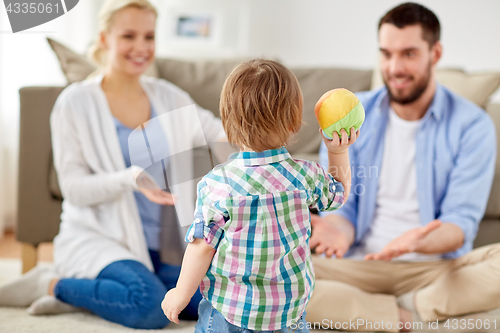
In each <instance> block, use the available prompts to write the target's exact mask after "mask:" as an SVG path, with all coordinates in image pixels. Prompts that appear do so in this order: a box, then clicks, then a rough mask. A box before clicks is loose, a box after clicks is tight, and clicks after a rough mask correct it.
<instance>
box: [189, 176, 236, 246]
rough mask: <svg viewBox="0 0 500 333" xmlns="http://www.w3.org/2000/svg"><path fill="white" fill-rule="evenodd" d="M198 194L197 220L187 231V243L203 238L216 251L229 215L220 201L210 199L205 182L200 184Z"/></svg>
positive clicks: (202, 181) (195, 214)
mask: <svg viewBox="0 0 500 333" xmlns="http://www.w3.org/2000/svg"><path fill="white" fill-rule="evenodd" d="M197 192H198V198H197V200H196V210H195V213H194V218H195V219H194V222H193V223H192V224H191V226H190V227H189V229H188V231H187V234H186V241H187V242H192V241H194V239H195V238H203V239H205V242H206V243H207V244H208V245H210V246H211V247H213V248H214V249H216V248H217V246H218V245H219V242H220V240H221V239H222V237H223V235H224V230H223V228H222V227H223V226H224V224H225V223H226V221H227V219H228V216H229V214H228V213H227V212H224V211H223V209H222V208H221V207H220V205H219V202H218V201H214V200H213V199H212V198H210V192H209V190H208V186H207V183H206V181H205V180H201V181H200V182H199V183H198V190H197Z"/></svg>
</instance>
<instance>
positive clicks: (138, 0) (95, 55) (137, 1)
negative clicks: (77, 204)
mask: <svg viewBox="0 0 500 333" xmlns="http://www.w3.org/2000/svg"><path fill="white" fill-rule="evenodd" d="M129 7H133V8H138V9H144V10H150V11H151V12H153V13H154V15H155V16H156V17H158V12H157V11H156V8H155V7H154V6H153V5H152V4H151V3H150V2H149V1H148V0H107V1H106V2H105V3H104V5H102V7H101V10H100V11H99V30H98V36H97V40H96V41H95V42H94V44H93V45H92V46H91V47H90V49H89V52H88V57H89V58H90V59H91V60H92V61H93V62H95V63H96V64H97V65H98V66H99V67H104V66H105V65H106V50H104V48H103V47H102V45H101V42H100V38H99V34H100V33H101V32H108V31H109V30H110V29H111V26H112V25H113V18H114V16H115V14H116V13H117V12H118V11H120V10H122V9H125V8H129Z"/></svg>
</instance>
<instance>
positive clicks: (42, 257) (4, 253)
mask: <svg viewBox="0 0 500 333" xmlns="http://www.w3.org/2000/svg"><path fill="white" fill-rule="evenodd" d="M0 258H8V259H21V243H19V242H18V241H17V240H16V235H15V234H14V232H12V231H10V232H9V231H8V232H6V233H5V235H4V237H3V238H0ZM52 258H53V257H52V243H42V244H40V245H39V246H38V260H39V261H53V259H52Z"/></svg>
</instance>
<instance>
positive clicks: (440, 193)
mask: <svg viewBox="0 0 500 333" xmlns="http://www.w3.org/2000/svg"><path fill="white" fill-rule="evenodd" d="M357 96H358V98H359V100H360V101H361V103H362V104H363V106H364V108H365V112H366V117H365V122H364V124H363V126H362V129H361V135H360V137H359V139H358V140H357V141H356V143H355V144H354V145H352V146H351V147H349V157H350V160H351V172H352V187H351V194H350V195H349V198H348V200H347V202H346V203H345V204H344V206H343V207H342V208H340V209H338V210H336V211H335V212H334V213H332V214H339V215H341V216H343V217H345V218H347V219H348V220H349V221H350V222H351V223H352V224H353V225H354V228H355V230H356V238H355V241H354V244H353V246H356V245H357V244H359V242H360V241H361V240H362V239H363V237H364V236H365V235H366V234H367V232H368V231H369V230H370V225H371V224H372V222H373V219H374V216H375V209H376V200H377V188H378V177H379V174H380V167H381V164H382V156H383V152H384V137H385V135H384V134H385V128H386V125H387V121H388V115H389V96H388V94H387V89H386V88H385V87H384V88H381V89H378V90H374V91H369V92H362V93H359V94H357ZM495 160H496V134H495V126H494V124H493V122H492V121H491V119H490V117H489V115H488V114H487V113H486V112H485V111H484V110H483V109H481V108H479V107H478V106H476V105H475V104H473V103H472V102H470V101H468V100H466V99H464V98H463V97H460V96H458V95H457V94H455V93H453V92H451V91H450V90H448V89H447V88H445V87H443V86H442V85H440V84H437V87H436V93H435V95H434V98H433V100H432V103H431V105H430V107H429V109H428V110H427V112H426V113H425V115H424V117H423V118H422V122H421V125H420V127H419V129H418V132H417V135H416V153H415V164H416V170H417V197H418V202H419V206H420V219H421V223H422V225H426V224H427V223H429V222H431V221H432V220H434V219H439V220H441V221H443V222H449V223H453V224H456V225H457V226H459V227H460V228H461V229H462V230H463V232H464V235H465V240H464V244H463V246H462V247H461V248H460V249H458V250H456V251H454V252H449V253H445V254H443V258H457V257H460V256H462V255H464V254H465V253H467V252H469V251H470V250H471V249H472V244H473V242H474V238H475V237H476V234H477V229H478V226H479V222H480V221H481V218H482V217H483V215H484V211H485V209H486V204H487V202H488V197H489V193H490V189H491V184H492V182H493V175H494V171H495ZM320 164H321V165H322V166H323V167H328V156H327V152H326V147H325V145H324V144H322V146H321V149H320ZM323 214H328V213H323Z"/></svg>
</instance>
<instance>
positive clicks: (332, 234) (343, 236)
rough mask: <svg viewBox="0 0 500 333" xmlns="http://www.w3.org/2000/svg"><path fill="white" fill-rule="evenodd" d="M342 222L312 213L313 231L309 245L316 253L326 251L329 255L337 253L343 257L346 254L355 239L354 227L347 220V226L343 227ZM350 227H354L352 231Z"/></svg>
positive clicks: (337, 255)
mask: <svg viewBox="0 0 500 333" xmlns="http://www.w3.org/2000/svg"><path fill="white" fill-rule="evenodd" d="M339 218H340V217H339ZM341 222H343V221H341ZM341 222H339V223H334V222H333V221H329V220H327V219H326V218H321V217H319V216H318V215H316V214H311V225H312V227H313V231H312V235H311V240H310V241H309V245H310V247H311V249H314V252H315V253H316V254H322V253H325V255H326V256H327V257H331V256H332V255H335V256H336V257H337V258H342V257H343V256H344V254H346V252H347V250H349V247H350V246H351V244H352V242H353V240H354V239H353V238H354V228H353V227H352V225H351V224H350V222H349V221H346V222H345V223H347V225H346V226H345V227H342V223H341ZM348 228H352V231H351V230H349V229H348Z"/></svg>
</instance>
